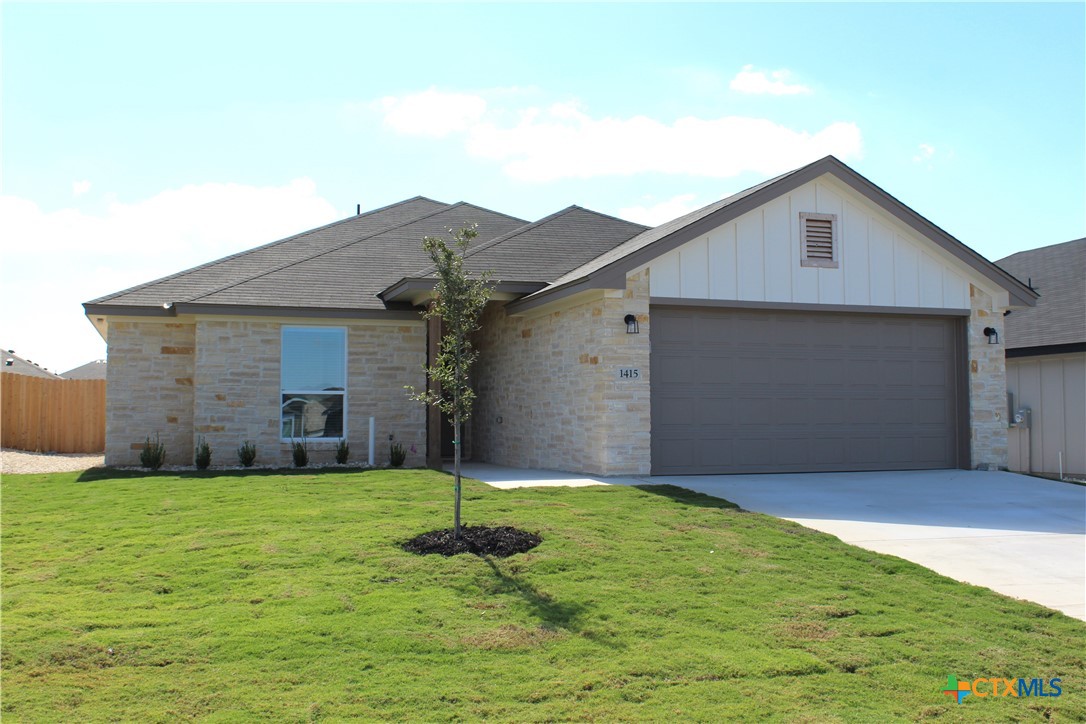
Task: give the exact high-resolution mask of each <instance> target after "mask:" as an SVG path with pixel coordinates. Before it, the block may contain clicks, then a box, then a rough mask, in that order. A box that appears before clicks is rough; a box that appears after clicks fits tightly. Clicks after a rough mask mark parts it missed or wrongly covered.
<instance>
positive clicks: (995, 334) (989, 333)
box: [984, 327, 999, 344]
mask: <svg viewBox="0 0 1086 724" xmlns="http://www.w3.org/2000/svg"><path fill="white" fill-rule="evenodd" d="M984 336H985V337H987V338H988V344H999V331H998V330H996V328H995V327H985V328H984Z"/></svg>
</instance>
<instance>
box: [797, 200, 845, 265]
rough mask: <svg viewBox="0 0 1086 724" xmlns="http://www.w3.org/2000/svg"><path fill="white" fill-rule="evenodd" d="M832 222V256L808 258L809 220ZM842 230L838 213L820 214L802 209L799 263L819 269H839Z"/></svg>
mask: <svg viewBox="0 0 1086 724" xmlns="http://www.w3.org/2000/svg"><path fill="white" fill-rule="evenodd" d="M808 219H815V220H818V221H829V222H830V258H829V259H822V258H808V256H807V220H808ZM840 249H841V244H840V231H839V230H838V223H837V214H820V213H816V212H813V211H801V212H800V213H799V265H800V266H805V267H815V268H818V269H839V268H840V266H841V254H840Z"/></svg>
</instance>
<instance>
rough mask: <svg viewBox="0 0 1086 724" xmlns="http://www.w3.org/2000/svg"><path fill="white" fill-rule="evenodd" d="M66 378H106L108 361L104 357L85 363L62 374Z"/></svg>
mask: <svg viewBox="0 0 1086 724" xmlns="http://www.w3.org/2000/svg"><path fill="white" fill-rule="evenodd" d="M60 376H61V377H63V378H64V379H66V380H104V379H105V378H106V361H105V360H104V359H96V360H91V361H90V362H88V363H87V364H85V365H79V366H78V367H74V368H72V369H70V370H68V371H67V372H64V373H62V374H61V375H60Z"/></svg>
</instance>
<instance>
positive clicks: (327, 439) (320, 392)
mask: <svg viewBox="0 0 1086 724" xmlns="http://www.w3.org/2000/svg"><path fill="white" fill-rule="evenodd" d="M309 329H323V330H337V331H339V332H341V333H342V334H343V389H342V390H301V389H289V390H288V389H287V388H286V387H285V386H284V385H283V372H284V367H285V366H284V364H283V348H284V338H285V336H286V333H287V332H288V331H291V330H309ZM349 350H350V336H349V333H348V329H347V327H341V326H333V325H322V324H284V325H282V326H281V327H280V328H279V395H278V398H277V399H278V401H279V425H278V427H279V442H280V443H288V444H289V443H292V442H297V441H299V440H305V441H306V443H310V442H313V443H325V442H329V443H339V442H342V441H344V440H346V439H347V435H348V431H349V428H348V419H349V418H348V410H347V388H348V387H349V386H350V385H349V382H348V370H349V363H348V362H349V357H350V351H349ZM284 395H342V397H343V429H342V433H341V435H340V436H339V437H304V436H303V437H294V438H290V437H283V396H284Z"/></svg>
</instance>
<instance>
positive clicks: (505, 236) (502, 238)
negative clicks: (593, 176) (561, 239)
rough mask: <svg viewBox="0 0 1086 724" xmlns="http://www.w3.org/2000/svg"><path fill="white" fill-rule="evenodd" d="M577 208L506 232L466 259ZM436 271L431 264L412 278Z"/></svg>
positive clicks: (470, 253)
mask: <svg viewBox="0 0 1086 724" xmlns="http://www.w3.org/2000/svg"><path fill="white" fill-rule="evenodd" d="M575 208H577V206H567V207H566V208H564V209H561V210H559V211H555V212H554V213H553V214H550V215H548V216H544V217H543V218H542V219H539V220H538V221H532V222H530V223H526V224H524V225H523V226H518V227H517V228H515V229H513V230H512V231H509V232H506V233H505V234H502V235H501V236H496V237H494V238H493V239H491V240H490V241H485V242H483V243H482V244H479V245H478V246H475V247H474V248H472V249H469V250H468V251H466V252H465V253H464V258H465V259H468V258H470V257H473V256H475V255H476V254H477V253H479V252H482V251H485V250H487V249H490V248H493V247H495V246H497V245H498V244H501V243H502V242H504V241H508V240H509V239H512V238H513V237H516V236H520V235H521V234H524V233H526V232H528V231H530V230H532V229H534V228H536V227H538V226H539V225H540V224H544V223H546V222H548V221H552V220H554V219H556V218H558V217H559V216H562V215H563V214H567V213H569V212H570V211H572V210H573V209H575ZM513 218H515V217H513ZM436 269H437V267H436V266H434V265H433V264H429V265H427V266H424V267H423V268H421V269H419V270H418V271H417V272H415V273H414V274H412V275H411V276H412V277H415V278H419V277H426V276H429V275H430V274H432V273H433V272H434V271H436Z"/></svg>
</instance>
